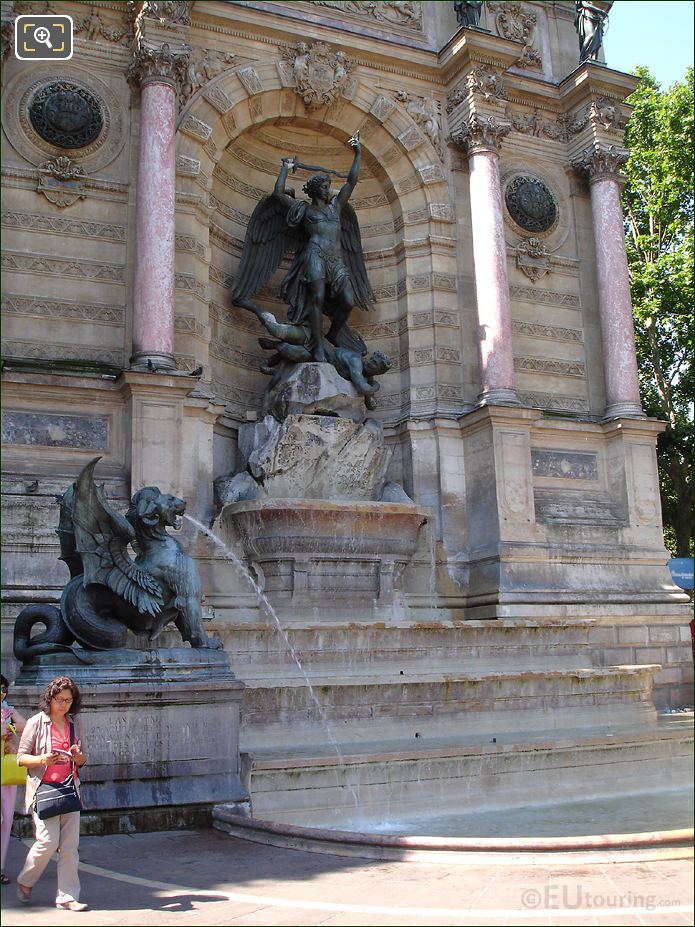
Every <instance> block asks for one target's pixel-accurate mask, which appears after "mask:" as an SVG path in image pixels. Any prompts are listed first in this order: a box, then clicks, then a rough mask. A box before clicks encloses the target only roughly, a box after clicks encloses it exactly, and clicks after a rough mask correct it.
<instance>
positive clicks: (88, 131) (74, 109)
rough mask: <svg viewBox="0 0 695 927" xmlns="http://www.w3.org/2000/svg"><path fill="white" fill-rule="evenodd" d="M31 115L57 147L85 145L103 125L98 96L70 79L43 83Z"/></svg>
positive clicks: (39, 131)
mask: <svg viewBox="0 0 695 927" xmlns="http://www.w3.org/2000/svg"><path fill="white" fill-rule="evenodd" d="M29 119H30V120H31V124H32V126H33V128H34V131H35V132H36V133H37V134H38V135H39V136H40V137H41V138H42V139H43V140H44V141H46V142H50V144H51V145H56V146H57V147H58V148H84V147H85V145H89V144H91V143H92V142H93V141H94V140H95V139H96V138H97V137H98V136H99V133H100V132H101V130H102V128H103V126H104V118H103V116H102V112H101V107H100V106H99V103H98V102H97V100H96V98H95V97H94V96H92V94H91V93H90V92H89V91H88V90H86V89H85V88H84V87H79V86H78V85H77V84H73V83H70V82H68V81H60V82H57V81H56V82H54V83H51V84H46V85H44V86H43V87H40V88H39V89H38V90H37V91H36V93H35V94H34V95H33V97H32V98H31V102H30V103H29Z"/></svg>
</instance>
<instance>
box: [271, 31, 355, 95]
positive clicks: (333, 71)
mask: <svg viewBox="0 0 695 927" xmlns="http://www.w3.org/2000/svg"><path fill="white" fill-rule="evenodd" d="M282 55H283V57H284V58H285V60H286V62H287V63H288V65H289V68H290V69H291V75H289V74H288V75H287V76H288V77H289V78H290V81H289V83H290V85H293V86H294V89H295V90H296V92H297V93H298V94H299V95H300V96H301V98H302V100H303V101H304V105H305V106H306V107H307V109H308V110H315V109H320V108H321V107H322V106H331V105H332V104H334V103H335V102H336V100H337V99H338V98H339V97H340V96H341V95H342V94H343V93H344V92H345V91H346V90H347V88H348V83H349V78H350V73H351V71H352V69H353V67H354V62H352V61H351V60H350V59H349V58H348V56H347V55H346V54H345V52H342V51H335V50H334V49H332V48H331V47H330V46H329V45H326V43H325V42H315V43H314V44H313V45H311V46H310V45H307V43H306V42H297V44H296V45H292V46H290V47H289V48H288V47H285V48H283V49H282Z"/></svg>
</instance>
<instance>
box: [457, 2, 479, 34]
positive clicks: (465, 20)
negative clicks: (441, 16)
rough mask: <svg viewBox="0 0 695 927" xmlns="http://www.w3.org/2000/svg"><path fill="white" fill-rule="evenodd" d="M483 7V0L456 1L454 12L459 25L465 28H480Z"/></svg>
mask: <svg viewBox="0 0 695 927" xmlns="http://www.w3.org/2000/svg"><path fill="white" fill-rule="evenodd" d="M482 6H483V3H482V0H454V10H455V11H456V20H457V22H458V23H459V25H461V26H463V27H464V28H469V27H471V26H473V27H477V26H479V25H480V10H481V8H482Z"/></svg>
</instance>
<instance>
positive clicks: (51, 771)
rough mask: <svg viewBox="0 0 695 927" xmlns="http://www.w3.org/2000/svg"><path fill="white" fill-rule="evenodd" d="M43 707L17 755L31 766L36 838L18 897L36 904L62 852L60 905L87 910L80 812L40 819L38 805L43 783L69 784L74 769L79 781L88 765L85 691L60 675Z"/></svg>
mask: <svg viewBox="0 0 695 927" xmlns="http://www.w3.org/2000/svg"><path fill="white" fill-rule="evenodd" d="M39 708H40V709H41V710H40V711H39V712H38V714H35V715H32V717H31V718H29V720H28V721H27V723H26V727H25V728H24V733H23V734H22V739H21V741H20V744H19V750H18V751H17V762H18V763H19V765H20V766H26V768H27V788H26V809H27V812H29V811H31V814H32V818H33V821H34V833H35V836H36V839H35V842H34V845H33V846H32V848H31V849H30V850H29V855H28V856H27V861H26V863H25V864H24V868H23V869H22V871H21V872H20V873H19V875H18V876H17V896H18V898H19V900H20V901H21V902H22V904H31V890H32V888H33V887H34V885H36V883H37V882H38V880H39V879H40V878H41V874H42V873H43V871H44V869H45V868H46V866H47V865H48V862H49V860H50V858H51V856H52V855H53V854H54V853H55V852H56V851H57V852H58V894H57V896H56V907H57V908H63V909H65V910H66V911H86V910H87V905H86V904H82V903H81V902H80V900H79V898H80V879H79V876H78V874H77V866H78V862H79V859H78V855H77V847H78V844H79V842H80V812H79V811H71V812H70V813H69V814H59V815H56V816H55V817H52V818H47V819H46V820H41V818H40V817H39V816H38V815H37V813H36V810H35V808H34V807H33V804H34V797H35V796H36V792H37V790H38V788H39V786H40V785H41V783H42V782H50V783H58V782H64V781H65V779H67V777H68V776H69V775H70V772H71V771H72V772H73V773H74V774H75V780H76V781H77V775H76V770H77V769H79V768H80V767H81V766H84V764H85V763H86V762H87V758H86V756H85V754H84V753H83V752H82V742H81V740H80V739H79V738H78V737H77V732H76V731H75V722H74V718H75V715H77V713H78V712H79V710H80V691H79V689H78V688H77V686H76V685H75V683H74V682H73V681H72V679H70V678H69V677H68V676H58V677H57V678H56V679H54V680H53V681H52V682H49V684H48V685H47V686H46V688H45V689H44V691H43V692H42V694H41V698H40V699H39ZM57 751H64V752H63V753H62V754H61V753H59V752H57ZM66 754H68V755H67V756H66ZM78 789H79V785H78Z"/></svg>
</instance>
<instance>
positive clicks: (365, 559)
mask: <svg viewBox="0 0 695 927" xmlns="http://www.w3.org/2000/svg"><path fill="white" fill-rule="evenodd" d="M426 521H427V513H426V512H425V511H424V510H422V509H419V508H417V507H416V506H414V505H407V504H401V503H394V502H328V501H323V500H302V499H257V500H250V501H244V502H236V503H233V504H231V505H227V506H225V508H224V509H223V510H222V512H221V514H220V516H219V519H218V521H217V523H216V525H215V526H214V530H215V532H216V533H217V534H219V535H220V537H221V538H222V539H223V540H224V541H225V543H227V544H229V545H230V546H235V547H236V548H237V549H239V548H241V550H242V551H243V556H244V558H245V560H246V561H247V563H249V564H250V565H251V566H252V568H253V570H254V571H255V572H256V574H257V575H258V577H259V580H260V585H261V587H262V588H263V591H264V593H265V594H266V595H267V596H268V598H269V600H270V602H271V603H272V604H273V605H276V604H278V603H283V602H284V603H288V602H289V603H291V605H292V606H293V607H294V606H297V607H298V608H301V609H306V608H307V607H310V608H311V607H321V608H322V609H326V608H337V609H340V610H341V611H342V612H343V613H344V612H345V609H346V608H347V609H349V608H350V607H351V606H353V607H354V606H364V605H367V604H369V603H376V604H377V605H378V606H389V605H391V604H392V603H393V601H394V596H395V595H396V594H397V593H398V591H399V589H400V579H401V575H402V573H403V570H404V568H405V566H406V564H407V563H408V562H409V560H410V559H411V558H412V556H413V554H414V553H415V550H416V547H417V544H418V534H419V531H420V528H421V527H422V526H423V525H424V524H425V523H426Z"/></svg>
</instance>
